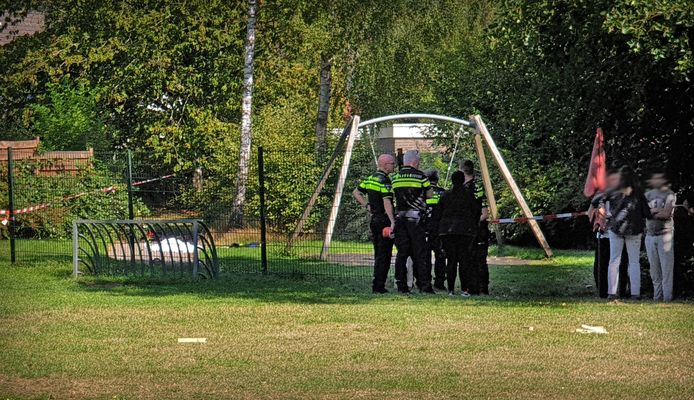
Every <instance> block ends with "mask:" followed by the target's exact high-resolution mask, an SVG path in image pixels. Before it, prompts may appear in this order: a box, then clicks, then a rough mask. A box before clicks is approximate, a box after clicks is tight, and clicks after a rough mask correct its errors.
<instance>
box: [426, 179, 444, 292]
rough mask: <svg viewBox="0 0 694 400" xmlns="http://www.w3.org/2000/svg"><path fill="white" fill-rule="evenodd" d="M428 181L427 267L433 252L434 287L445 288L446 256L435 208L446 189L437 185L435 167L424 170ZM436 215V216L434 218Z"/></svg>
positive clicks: (429, 266) (429, 264)
mask: <svg viewBox="0 0 694 400" xmlns="http://www.w3.org/2000/svg"><path fill="white" fill-rule="evenodd" d="M425 173H426V175H427V178H429V182H431V190H432V196H431V197H430V198H428V199H427V212H428V215H429V218H428V219H427V255H426V262H427V268H428V269H429V270H431V267H432V265H431V253H432V252H433V253H434V289H440V290H445V289H446V287H445V286H444V283H445V282H446V256H445V255H444V254H443V247H442V246H441V239H440V238H439V233H438V231H439V221H438V220H437V219H436V218H438V215H439V213H438V212H436V209H437V208H439V200H441V195H443V194H444V193H445V192H446V189H444V188H442V187H441V186H439V173H438V171H436V170H435V169H431V170H428V171H426V172H425ZM435 217H436V218H435Z"/></svg>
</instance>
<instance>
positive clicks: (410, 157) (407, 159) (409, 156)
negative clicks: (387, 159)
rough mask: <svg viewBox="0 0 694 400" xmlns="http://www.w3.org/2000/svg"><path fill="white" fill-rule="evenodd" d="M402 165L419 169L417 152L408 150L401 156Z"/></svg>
mask: <svg viewBox="0 0 694 400" xmlns="http://www.w3.org/2000/svg"><path fill="white" fill-rule="evenodd" d="M402 163H403V165H407V166H410V167H413V168H419V152H418V151H417V150H408V151H406V152H405V154H403V156H402Z"/></svg>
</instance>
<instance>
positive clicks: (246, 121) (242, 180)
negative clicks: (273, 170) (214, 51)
mask: <svg viewBox="0 0 694 400" xmlns="http://www.w3.org/2000/svg"><path fill="white" fill-rule="evenodd" d="M256 7H257V2H256V0H248V28H247V32H246V47H245V51H244V53H245V54H244V68H243V100H242V104H241V144H240V146H239V170H238V174H237V176H236V196H235V197H234V210H233V211H234V222H235V224H236V225H243V219H244V218H243V217H244V215H243V213H244V210H243V205H244V203H245V202H246V188H247V185H248V167H249V164H250V160H251V130H252V123H251V106H252V103H253V57H254V53H255V18H256Z"/></svg>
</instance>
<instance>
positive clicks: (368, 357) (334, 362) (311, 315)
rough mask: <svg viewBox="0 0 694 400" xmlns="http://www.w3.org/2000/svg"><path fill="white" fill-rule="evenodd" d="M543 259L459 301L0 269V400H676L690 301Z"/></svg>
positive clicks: (688, 344)
mask: <svg viewBox="0 0 694 400" xmlns="http://www.w3.org/2000/svg"><path fill="white" fill-rule="evenodd" d="M516 253H517V254H518V255H521V256H523V257H524V258H527V259H531V260H533V259H536V258H538V257H537V256H538V254H537V252H535V251H520V252H519V251H516ZM558 253H559V254H558V257H557V258H555V259H554V260H553V261H550V262H546V261H540V260H534V261H530V264H531V265H524V266H493V267H491V277H492V281H493V284H492V290H493V295H492V296H488V297H478V298H473V299H463V298H459V297H456V298H449V297H448V296H444V295H436V296H422V295H412V296H409V297H403V296H399V295H396V294H388V295H384V296H373V295H371V294H369V293H368V289H369V283H368V281H367V280H365V279H351V280H342V281H337V280H325V279H324V280H316V279H308V278H307V279H287V278H280V277H276V276H272V275H270V276H262V275H257V274H256V275H248V274H246V275H243V274H226V275H224V276H223V277H222V278H221V279H219V280H216V281H198V282H192V281H187V280H179V281H171V280H164V281H162V280H159V281H153V280H142V279H125V278H108V279H104V278H93V277H84V278H80V279H77V280H75V279H72V278H70V265H69V263H65V262H62V261H61V262H57V261H56V262H50V263H47V262H40V263H39V262H33V263H32V262H28V263H26V262H25V263H21V264H19V265H17V266H11V265H9V264H7V263H0V293H1V296H2V301H0V349H2V351H1V352H0V398H55V399H64V398H104V399H105V398H109V399H112V398H118V399H136V398H151V399H174V398H175V399H180V398H197V399H207V398H209V399H214V398H297V399H300V398H301V399H303V398H374V397H378V398H413V399H414V398H417V399H421V398H424V399H440V398H557V399H585V398H625V399H626V398H629V399H634V398H673V399H683V398H691V397H692V394H693V393H694V364H693V363H692V359H694V304H693V303H691V302H675V303H672V304H656V303H652V302H650V301H640V302H629V301H626V302H622V301H617V302H609V303H608V302H606V301H601V300H598V299H594V298H593V297H592V291H593V288H592V287H589V285H591V280H592V275H591V274H592V271H591V268H590V257H589V255H588V254H586V253H583V252H558ZM581 324H591V325H601V326H605V327H606V328H607V330H608V331H609V333H608V334H606V335H595V334H580V333H576V332H575V330H576V328H579V327H580V325H581ZM181 337H205V338H207V343H206V344H178V343H177V339H178V338H181Z"/></svg>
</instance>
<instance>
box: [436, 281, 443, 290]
mask: <svg viewBox="0 0 694 400" xmlns="http://www.w3.org/2000/svg"><path fill="white" fill-rule="evenodd" d="M434 289H438V290H446V287H445V286H443V283H437V284H435V285H434Z"/></svg>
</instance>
